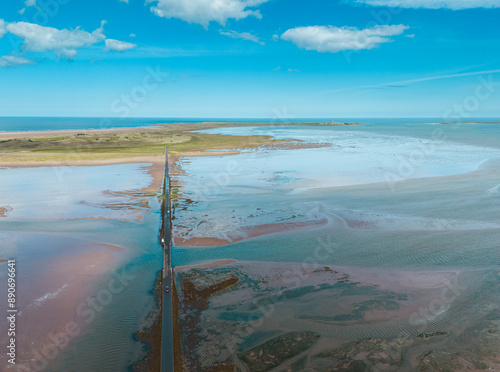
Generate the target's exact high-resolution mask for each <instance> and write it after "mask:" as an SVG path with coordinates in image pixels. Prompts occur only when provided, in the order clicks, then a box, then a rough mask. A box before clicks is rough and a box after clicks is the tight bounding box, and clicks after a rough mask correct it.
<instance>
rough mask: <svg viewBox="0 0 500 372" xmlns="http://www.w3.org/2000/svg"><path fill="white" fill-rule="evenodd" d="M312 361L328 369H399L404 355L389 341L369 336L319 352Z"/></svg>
mask: <svg viewBox="0 0 500 372" xmlns="http://www.w3.org/2000/svg"><path fill="white" fill-rule="evenodd" d="M311 361H312V363H313V364H315V365H322V366H323V367H326V369H325V370H328V371H371V370H381V371H398V370H399V368H400V366H401V365H402V364H403V355H402V354H401V353H400V352H399V351H398V349H396V348H394V347H393V346H391V345H390V344H389V343H388V342H387V341H385V340H382V339H374V338H369V339H365V340H360V341H356V342H351V343H349V344H347V345H345V346H343V347H340V348H338V349H335V350H333V351H328V352H323V353H321V354H317V355H315V356H313V358H312V360H311Z"/></svg>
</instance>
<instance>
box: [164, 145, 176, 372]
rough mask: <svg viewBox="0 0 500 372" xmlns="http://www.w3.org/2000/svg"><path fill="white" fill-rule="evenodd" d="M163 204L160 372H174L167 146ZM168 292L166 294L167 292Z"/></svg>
mask: <svg viewBox="0 0 500 372" xmlns="http://www.w3.org/2000/svg"><path fill="white" fill-rule="evenodd" d="M165 157H166V164H165V184H164V190H163V191H164V195H165V204H164V208H163V211H162V218H163V221H162V223H163V235H164V236H162V237H161V239H162V242H161V243H162V246H163V250H164V255H163V289H162V296H163V301H162V303H163V305H162V324H161V372H174V330H173V314H172V264H171V236H172V232H171V225H170V181H169V170H168V146H167V149H166V156H165ZM167 291H168V292H167Z"/></svg>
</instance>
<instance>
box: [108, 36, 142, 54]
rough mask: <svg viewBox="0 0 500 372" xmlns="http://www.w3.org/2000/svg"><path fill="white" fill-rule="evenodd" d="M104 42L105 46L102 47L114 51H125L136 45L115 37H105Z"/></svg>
mask: <svg viewBox="0 0 500 372" xmlns="http://www.w3.org/2000/svg"><path fill="white" fill-rule="evenodd" d="M105 44H106V46H105V48H104V49H105V50H106V51H110V50H114V51H115V52H125V51H127V50H129V49H132V48H135V47H136V46H137V44H132V43H127V42H126V41H120V40H115V39H106V41H105Z"/></svg>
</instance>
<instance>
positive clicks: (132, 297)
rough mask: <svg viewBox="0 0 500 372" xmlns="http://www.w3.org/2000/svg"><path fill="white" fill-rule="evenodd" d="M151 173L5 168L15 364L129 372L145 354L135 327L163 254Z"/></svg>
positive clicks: (1, 228)
mask: <svg viewBox="0 0 500 372" xmlns="http://www.w3.org/2000/svg"><path fill="white" fill-rule="evenodd" d="M150 174H151V172H150V164H122V165H110V166H98V167H61V168H57V167H40V168H17V169H1V170H0V177H1V179H2V183H1V185H0V205H5V206H6V207H5V209H6V211H5V212H4V214H3V216H0V241H1V242H2V255H3V256H4V257H8V258H15V259H16V262H17V283H18V288H17V293H18V297H17V306H18V310H19V313H18V320H17V326H18V335H17V336H18V337H17V350H18V354H17V358H18V359H17V366H16V367H13V368H11V369H10V370H14V371H15V370H22V369H20V368H22V366H29V367H30V368H31V369H32V370H42V369H43V370H45V371H63V370H64V371H69V370H71V371H91V370H125V369H126V368H127V367H128V366H129V365H130V364H131V363H132V362H133V361H134V360H135V359H137V358H138V357H140V355H141V354H142V353H143V347H142V345H141V344H139V343H137V342H136V341H134V338H133V337H134V332H136V331H138V330H139V329H141V323H142V322H143V321H144V319H145V318H146V317H147V315H148V309H149V308H150V307H151V306H152V304H153V301H152V296H151V294H150V290H151V288H149V287H151V286H152V285H153V283H154V277H155V274H156V273H157V271H158V270H159V269H160V268H161V262H162V261H161V260H162V257H161V249H160V247H159V246H158V242H157V234H158V229H159V215H158V214H157V213H158V209H159V203H158V200H157V197H156V196H155V194H154V193H151V191H150V188H151V187H153V188H155V187H156V188H157V187H158V186H159V185H158V184H156V182H155V180H154V179H153V178H152V176H151V175H150ZM155 184H156V185H155ZM0 265H6V264H5V263H0ZM2 273H4V274H2V275H4V276H5V273H6V271H5V270H2ZM4 279H5V278H1V282H2V283H5V280H4ZM3 287H4V284H2V291H4V290H5V291H6V288H3ZM137 293H142V294H143V295H141V296H137ZM2 304H3V302H2ZM4 321H5V319H3V318H2V320H1V322H2V324H4ZM2 328H3V326H2ZM4 336H5V335H2V336H1V337H4ZM55 344H58V346H57V347H54V345H55ZM3 358H4V355H1V356H0V360H1V363H2V365H6V363H5V364H4V363H3V362H4V359H3Z"/></svg>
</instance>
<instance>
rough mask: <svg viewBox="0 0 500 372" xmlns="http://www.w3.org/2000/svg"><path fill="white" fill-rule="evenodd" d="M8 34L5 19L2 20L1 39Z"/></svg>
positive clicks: (0, 20) (0, 21)
mask: <svg viewBox="0 0 500 372" xmlns="http://www.w3.org/2000/svg"><path fill="white" fill-rule="evenodd" d="M6 33H7V30H6V29H5V21H4V20H3V19H0V39H1V38H2V37H3V35H5V34H6Z"/></svg>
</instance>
